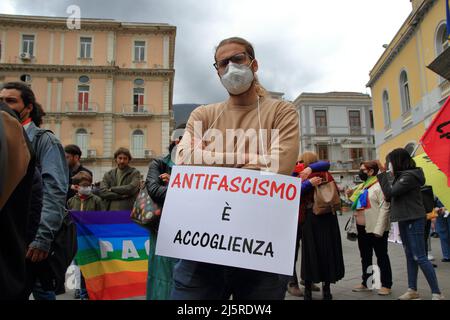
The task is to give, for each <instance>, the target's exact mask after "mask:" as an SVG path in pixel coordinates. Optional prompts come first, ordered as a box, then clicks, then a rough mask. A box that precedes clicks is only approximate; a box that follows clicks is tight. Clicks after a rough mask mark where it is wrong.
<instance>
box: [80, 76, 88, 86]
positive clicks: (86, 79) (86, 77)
mask: <svg viewBox="0 0 450 320" xmlns="http://www.w3.org/2000/svg"><path fill="white" fill-rule="evenodd" d="M78 81H79V82H80V83H82V84H86V83H89V81H90V79H89V77H88V76H81V77H80V78H78Z"/></svg>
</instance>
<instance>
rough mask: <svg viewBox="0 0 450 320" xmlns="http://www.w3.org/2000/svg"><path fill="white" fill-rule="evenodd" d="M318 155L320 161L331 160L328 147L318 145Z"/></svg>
mask: <svg viewBox="0 0 450 320" xmlns="http://www.w3.org/2000/svg"><path fill="white" fill-rule="evenodd" d="M317 155H318V156H319V159H320V160H329V158H328V145H325V144H318V145H317Z"/></svg>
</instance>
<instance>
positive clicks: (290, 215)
mask: <svg viewBox="0 0 450 320" xmlns="http://www.w3.org/2000/svg"><path fill="white" fill-rule="evenodd" d="M300 191H301V180H300V179H299V178H294V177H290V176H284V175H275V174H274V175H267V174H261V172H259V171H254V170H244V169H230V168H217V167H189V166H176V167H174V168H173V170H172V174H171V178H170V182H169V188H168V190H167V195H166V200H165V202H164V209H163V213H162V216H161V222H160V226H159V231H158V240H157V243H156V254H157V255H161V256H167V257H174V258H180V259H186V260H193V261H200V262H207V263H213V264H219V265H225V266H233V267H239V268H245V269H252V270H259V271H266V272H272V273H278V274H285V275H292V273H293V270H294V258H295V241H296V232H297V225H298V212H299V205H300Z"/></svg>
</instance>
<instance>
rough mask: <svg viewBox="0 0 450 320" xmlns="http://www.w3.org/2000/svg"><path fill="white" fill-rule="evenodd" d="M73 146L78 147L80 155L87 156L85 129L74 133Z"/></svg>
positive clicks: (86, 134) (86, 133)
mask: <svg viewBox="0 0 450 320" xmlns="http://www.w3.org/2000/svg"><path fill="white" fill-rule="evenodd" d="M75 144H76V145H77V146H78V147H80V149H81V153H82V155H87V150H88V132H87V130H86V129H78V130H77V131H76V133H75Z"/></svg>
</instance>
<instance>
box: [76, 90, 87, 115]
mask: <svg viewBox="0 0 450 320" xmlns="http://www.w3.org/2000/svg"><path fill="white" fill-rule="evenodd" d="M88 110H89V86H78V111H88Z"/></svg>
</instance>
